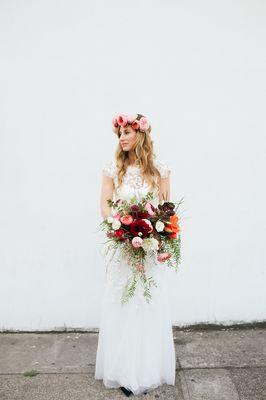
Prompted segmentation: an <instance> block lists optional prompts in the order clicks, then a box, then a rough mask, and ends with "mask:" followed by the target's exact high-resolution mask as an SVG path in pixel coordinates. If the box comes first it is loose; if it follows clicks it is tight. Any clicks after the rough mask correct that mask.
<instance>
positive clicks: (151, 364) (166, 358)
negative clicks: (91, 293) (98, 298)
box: [95, 258, 176, 395]
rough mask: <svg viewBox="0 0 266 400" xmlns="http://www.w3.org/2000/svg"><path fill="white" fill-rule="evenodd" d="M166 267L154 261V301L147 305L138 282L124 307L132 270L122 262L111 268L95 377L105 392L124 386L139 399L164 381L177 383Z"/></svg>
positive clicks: (150, 265) (151, 271)
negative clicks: (102, 384)
mask: <svg viewBox="0 0 266 400" xmlns="http://www.w3.org/2000/svg"><path fill="white" fill-rule="evenodd" d="M166 268H169V267H167V266H165V265H164V264H159V263H157V262H154V261H153V260H150V263H148V266H146V271H147V275H148V276H151V277H152V278H153V279H154V280H155V281H156V283H157V287H155V286H151V288H150V292H151V295H152V299H150V302H149V303H147V302H146V300H145V298H144V296H143V286H142V284H141V282H138V285H137V288H136V292H135V295H134V297H131V298H130V299H129V301H128V302H127V303H125V304H123V305H122V304H121V295H122V290H123V288H124V285H125V283H126V281H127V279H128V278H129V276H130V275H131V270H130V267H129V266H128V265H127V263H126V262H125V261H121V259H119V258H118V259H116V260H114V261H112V262H111V263H110V264H109V265H108V267H107V272H106V281H105V288H104V293H103V297H102V304H101V317H100V326H99V336H98V346H97V353H96V364H95V379H102V380H103V383H104V385H105V387H106V388H119V387H120V386H124V387H126V388H127V389H129V390H131V391H132V392H133V393H134V394H135V395H136V394H141V393H143V392H144V391H150V390H151V389H154V388H156V387H158V386H160V385H162V384H164V383H166V384H169V385H174V384H175V363H176V360H175V347H174V339H173V332H172V322H171V319H170V313H169V299H168V295H167V293H168V292H167V286H166V282H167V281H166V273H167V271H166Z"/></svg>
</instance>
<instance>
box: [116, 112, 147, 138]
mask: <svg viewBox="0 0 266 400" xmlns="http://www.w3.org/2000/svg"><path fill="white" fill-rule="evenodd" d="M138 116H139V114H134V115H127V114H119V115H116V116H115V117H114V118H113V119H112V124H113V132H115V133H116V134H117V133H118V131H119V129H120V127H121V126H123V127H125V126H126V125H130V126H131V128H133V129H134V130H135V131H140V132H146V133H150V131H151V126H150V123H149V121H148V119H147V118H146V117H141V118H140V119H138Z"/></svg>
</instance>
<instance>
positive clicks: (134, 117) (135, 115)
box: [128, 114, 138, 124]
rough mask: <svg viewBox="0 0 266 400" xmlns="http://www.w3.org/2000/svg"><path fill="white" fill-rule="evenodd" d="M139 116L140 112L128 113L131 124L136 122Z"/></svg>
mask: <svg viewBox="0 0 266 400" xmlns="http://www.w3.org/2000/svg"><path fill="white" fill-rule="evenodd" d="M137 118H138V114H133V115H128V122H129V123H130V124H132V122H134V121H135V119H137Z"/></svg>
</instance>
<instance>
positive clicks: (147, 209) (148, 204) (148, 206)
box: [144, 203, 155, 217]
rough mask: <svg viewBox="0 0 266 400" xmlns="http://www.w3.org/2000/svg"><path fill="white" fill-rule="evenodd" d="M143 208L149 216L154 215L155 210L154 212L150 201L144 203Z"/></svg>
mask: <svg viewBox="0 0 266 400" xmlns="http://www.w3.org/2000/svg"><path fill="white" fill-rule="evenodd" d="M144 209H145V210H146V211H148V213H149V215H150V216H151V217H153V216H154V215H155V212H154V210H155V208H154V207H153V205H152V204H151V203H147V204H145V207H144Z"/></svg>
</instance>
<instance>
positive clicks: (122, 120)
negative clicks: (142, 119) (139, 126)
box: [117, 114, 128, 127]
mask: <svg viewBox="0 0 266 400" xmlns="http://www.w3.org/2000/svg"><path fill="white" fill-rule="evenodd" d="M117 123H118V125H120V126H123V127H124V126H126V125H127V123H128V117H127V115H125V114H119V115H118V117H117Z"/></svg>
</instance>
